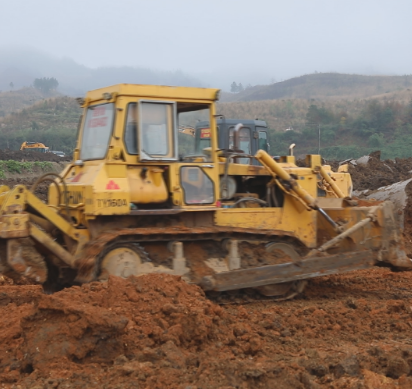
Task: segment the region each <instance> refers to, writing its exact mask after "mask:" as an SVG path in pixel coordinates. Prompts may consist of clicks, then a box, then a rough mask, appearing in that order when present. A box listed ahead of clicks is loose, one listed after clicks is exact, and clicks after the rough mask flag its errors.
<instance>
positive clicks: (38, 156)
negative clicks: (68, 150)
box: [0, 149, 71, 162]
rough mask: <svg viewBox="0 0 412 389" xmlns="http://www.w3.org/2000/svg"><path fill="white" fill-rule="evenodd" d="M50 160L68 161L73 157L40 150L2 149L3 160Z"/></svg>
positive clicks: (0, 153) (0, 155)
mask: <svg viewBox="0 0 412 389" xmlns="http://www.w3.org/2000/svg"><path fill="white" fill-rule="evenodd" d="M10 159H12V160H14V161H24V162H27V161H50V162H67V161H71V157H63V158H62V157H59V156H57V155H56V154H53V153H40V152H38V151H19V150H8V149H6V150H0V160H1V161H8V160H10Z"/></svg>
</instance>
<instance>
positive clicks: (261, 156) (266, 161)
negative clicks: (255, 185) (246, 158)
mask: <svg viewBox="0 0 412 389" xmlns="http://www.w3.org/2000/svg"><path fill="white" fill-rule="evenodd" d="M255 157H256V159H257V160H258V161H259V162H260V163H261V164H262V165H263V166H265V167H266V169H268V171H269V173H270V174H271V175H272V176H273V177H274V178H277V177H279V178H281V179H282V180H284V181H287V182H288V183H289V185H290V188H291V189H292V190H293V191H294V192H295V193H296V194H297V195H298V196H299V198H301V199H302V200H303V201H304V202H305V204H306V205H307V206H308V207H309V208H311V209H318V207H317V204H316V199H314V198H313V197H312V196H311V195H310V194H309V193H308V192H306V190H305V189H303V188H301V187H300V185H299V184H298V183H297V181H296V180H295V179H294V178H292V177H291V176H290V174H289V173H288V172H287V171H286V170H285V169H283V168H282V167H281V166H280V165H279V164H278V163H277V162H276V161H275V160H274V159H273V158H272V157H271V156H270V155H269V154H268V153H267V152H266V151H263V150H258V151H257V153H256V155H255Z"/></svg>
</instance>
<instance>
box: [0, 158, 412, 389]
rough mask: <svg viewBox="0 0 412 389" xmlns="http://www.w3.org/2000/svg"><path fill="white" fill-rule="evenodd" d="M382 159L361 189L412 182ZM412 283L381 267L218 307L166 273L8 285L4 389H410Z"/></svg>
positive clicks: (0, 355) (2, 342)
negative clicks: (61, 285) (55, 287)
mask: <svg viewBox="0 0 412 389" xmlns="http://www.w3.org/2000/svg"><path fill="white" fill-rule="evenodd" d="M0 158H1V155H0ZM375 159H376V161H375V160H372V161H371V162H370V164H369V165H366V166H362V167H360V166H359V165H358V166H357V167H355V168H354V169H355V170H354V171H352V176H353V181H354V183H355V189H364V188H366V186H369V187H370V188H371V189H374V188H375V187H377V186H376V185H379V186H381V185H385V184H386V183H392V182H389V181H388V182H386V181H385V182H384V183H383V181H382V176H385V177H389V176H390V177H392V176H393V178H392V179H394V180H403V179H407V178H410V175H409V176H408V174H409V173H408V171H409V170H412V160H411V161H409V159H408V160H401V161H396V164H394V165H390V163H391V162H390V161H385V162H382V161H379V160H378V158H376V157H375ZM383 163H385V164H389V166H390V167H391V168H393V170H394V169H395V167H394V166H395V165H396V169H398V170H397V171H398V173H396V175H395V174H393V175H386V171H385V170H382V169H386V168H385V167H384V166H383V165H382V164H383ZM409 164H411V166H409ZM402 166H403V167H402ZM400 167H402V168H400ZM351 169H352V168H351ZM408 169H409V170H408ZM382 172H384V173H382ZM388 179H389V178H388ZM30 181H32V180H22V179H20V181H16V182H14V181H11V180H9V181H7V182H5V181H3V182H1V183H6V184H8V185H10V186H13V185H14V184H16V183H24V184H30V183H31V182H30ZM393 182H395V181H393ZM364 185H365V187H364ZM40 191H43V192H45V193H46V189H44V190H43V189H41V188H40ZM43 195H44V193H43ZM408 223H409V221H408ZM408 231H409V230H408ZM406 238H407V239H411V236H410V235H407V236H406ZM244 251H245V252H244V253H243V254H244V255H246V254H247V253H248V251H247V248H245V249H244ZM249 251H250V250H249ZM185 255H186V256H188V255H191V254H190V250H188V251H187V252H186V251H185ZM193 255H195V252H194V253H193ZM411 283H412V272H393V271H391V270H390V269H386V268H374V269H372V270H362V271H356V272H352V273H347V274H343V275H337V276H328V277H321V278H317V279H313V280H311V281H310V282H309V285H308V286H307V288H306V290H305V291H304V292H303V293H302V294H301V295H299V296H297V297H296V298H295V299H293V300H290V301H282V302H277V301H272V300H268V299H267V298H265V299H258V300H253V298H255V297H256V295H252V296H253V298H249V299H248V300H246V299H237V297H236V295H233V296H231V295H230V293H229V296H228V297H227V298H226V299H221V298H219V299H217V300H216V299H215V297H214V296H213V295H208V296H205V294H204V293H203V291H202V290H201V289H200V288H198V287H197V286H194V285H188V284H186V283H185V282H183V281H182V280H181V279H180V278H179V277H175V276H169V275H161V274H151V275H146V276H142V277H138V278H133V277H132V278H130V279H128V280H122V279H119V278H116V277H110V279H109V280H108V281H107V282H102V283H97V282H95V283H90V284H85V285H83V286H81V287H72V288H69V289H65V290H63V291H61V292H57V293H55V294H53V295H48V294H45V293H44V292H43V290H42V288H41V287H40V286H36V285H31V284H30V282H29V281H27V280H24V279H20V280H19V284H20V285H17V284H16V283H15V282H14V281H12V280H11V279H9V278H7V277H4V276H1V275H0V389H1V388H13V389H23V388H34V389H49V388H58V389H64V388H105V389H120V388H122V389H123V388H125V389H128V388H140V389H142V388H150V389H151V388H154V389H156V388H159V389H160V388H162V389H163V388H179V389H206V388H208V389H209V388H224V389H229V388H230V389H234V388H238V389H246V388H280V389H283V388H286V389H288V388H293V389H295V388H297V389H318V388H330V389H332V388H334V389H375V388H385V389H392V388H393V389H394V388H404V389H406V388H412V291H411V287H410V285H411ZM231 297H233V298H231ZM216 301H218V302H219V303H221V305H219V304H217V303H216Z"/></svg>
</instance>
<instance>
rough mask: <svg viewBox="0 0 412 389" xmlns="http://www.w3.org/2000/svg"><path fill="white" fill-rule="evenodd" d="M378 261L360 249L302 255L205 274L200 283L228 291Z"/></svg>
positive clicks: (294, 279) (327, 273)
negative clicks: (298, 259) (291, 259)
mask: <svg viewBox="0 0 412 389" xmlns="http://www.w3.org/2000/svg"><path fill="white" fill-rule="evenodd" d="M375 263H376V261H375V260H374V259H373V255H372V251H370V250H367V251H360V252H355V253H344V254H336V255H328V256H319V257H312V258H308V259H302V261H301V262H300V263H299V264H296V263H282V264H280V265H270V266H262V267H258V268H253V269H242V270H234V271H230V272H223V273H218V274H214V275H212V276H205V277H203V279H202V281H201V283H200V286H201V287H202V288H203V289H204V290H206V291H209V290H215V291H220V292H222V291H225V290H235V289H243V288H255V287H258V286H264V285H271V284H280V283H284V282H290V281H297V280H303V279H307V278H313V277H320V276H325V275H329V274H335V273H345V272H348V271H352V270H359V269H367V268H370V267H372V266H373V265H374V264H375Z"/></svg>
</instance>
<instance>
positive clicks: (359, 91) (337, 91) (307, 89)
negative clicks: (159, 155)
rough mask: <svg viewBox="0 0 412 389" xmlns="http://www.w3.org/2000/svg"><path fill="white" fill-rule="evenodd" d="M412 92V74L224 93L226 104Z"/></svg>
mask: <svg viewBox="0 0 412 389" xmlns="http://www.w3.org/2000/svg"><path fill="white" fill-rule="evenodd" d="M403 89H412V75H404V76H364V75H359V74H339V73H315V74H308V75H304V76H300V77H294V78H291V79H289V80H285V81H282V82H277V83H274V84H271V85H257V86H254V87H251V88H247V89H245V90H244V91H243V92H239V93H224V94H223V95H222V101H225V102H229V101H258V100H273V99H325V98H328V99H330V98H344V99H364V98H368V97H371V96H375V95H380V94H383V93H388V92H395V91H400V90H403Z"/></svg>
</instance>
